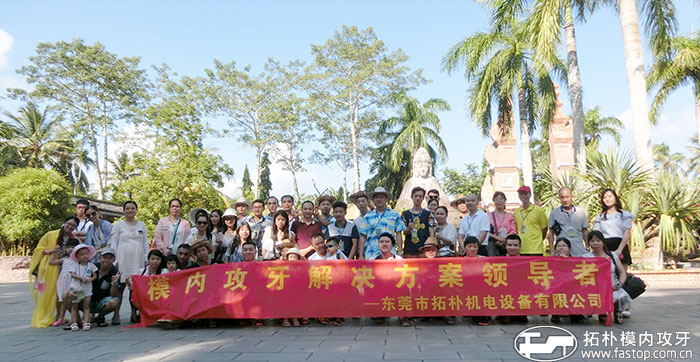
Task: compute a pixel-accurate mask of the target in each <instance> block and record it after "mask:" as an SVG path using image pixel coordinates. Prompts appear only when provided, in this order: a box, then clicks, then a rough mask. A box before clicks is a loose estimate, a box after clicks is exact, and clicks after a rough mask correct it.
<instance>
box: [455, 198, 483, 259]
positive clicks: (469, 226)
mask: <svg viewBox="0 0 700 362" xmlns="http://www.w3.org/2000/svg"><path fill="white" fill-rule="evenodd" d="M464 201H465V203H466V204H467V210H468V211H469V213H468V214H467V215H465V216H464V217H463V218H462V222H461V223H460V225H459V237H458V241H459V245H460V246H462V249H464V239H465V238H466V237H467V236H473V237H475V238H477V239H479V255H483V256H488V255H489V254H488V249H487V245H488V242H489V241H488V239H487V238H486V235H488V233H489V230H491V221H490V220H489V216H488V214H486V213H485V212H483V211H481V210H479V209H478V208H477V205H478V204H479V199H478V198H477V197H476V195H474V194H469V195H467V196H465V197H464Z"/></svg>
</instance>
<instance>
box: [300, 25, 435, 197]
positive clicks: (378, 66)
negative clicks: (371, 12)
mask: <svg viewBox="0 0 700 362" xmlns="http://www.w3.org/2000/svg"><path fill="white" fill-rule="evenodd" d="M311 54H312V55H313V57H314V62H313V64H311V65H310V66H309V68H308V69H307V71H306V73H307V74H308V76H309V81H308V83H307V89H308V92H309V95H310V100H311V103H312V105H313V108H314V113H316V115H317V116H316V121H317V122H319V127H322V128H324V129H326V130H327V132H326V133H327V134H328V135H331V136H333V137H339V140H338V142H342V143H344V144H348V143H349V147H348V148H349V149H351V150H352V166H353V169H354V179H355V183H354V190H355V191H359V189H360V158H361V157H362V156H363V150H366V149H368V148H367V147H365V146H364V145H363V143H364V142H365V141H367V140H374V139H375V137H376V130H377V127H378V123H379V118H378V117H377V116H376V113H377V112H379V111H380V110H381V109H382V108H383V107H385V106H386V105H389V104H391V101H392V96H393V95H394V94H396V93H398V92H402V91H408V90H411V89H413V88H415V87H416V86H418V85H420V84H424V83H425V82H426V80H425V78H423V75H422V74H421V73H422V72H421V70H418V71H413V72H412V71H411V70H410V69H409V68H408V66H406V61H407V60H408V56H407V55H406V54H405V53H404V52H403V51H402V50H400V49H399V50H395V51H392V52H390V51H389V50H388V48H387V46H386V45H385V44H384V42H383V41H381V40H380V39H379V38H378V37H377V35H376V34H375V32H374V30H373V29H372V28H367V29H363V30H361V29H358V28H357V27H355V26H345V25H344V26H343V27H342V29H341V30H340V31H336V32H335V33H334V34H333V37H332V38H331V39H329V40H328V41H326V42H325V43H324V44H320V45H311ZM347 135H349V136H350V137H349V138H348V137H347Z"/></svg>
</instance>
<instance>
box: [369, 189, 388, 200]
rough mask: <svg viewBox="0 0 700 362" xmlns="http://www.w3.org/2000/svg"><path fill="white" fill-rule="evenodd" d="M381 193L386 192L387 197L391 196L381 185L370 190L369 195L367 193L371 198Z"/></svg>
mask: <svg viewBox="0 0 700 362" xmlns="http://www.w3.org/2000/svg"><path fill="white" fill-rule="evenodd" d="M379 194H384V195H385V196H386V198H387V199H390V198H391V195H389V192H388V191H387V190H386V189H385V188H383V187H381V186H379V187H377V188H375V189H374V191H372V192H370V193H369V195H367V196H369V198H370V199H374V195H379Z"/></svg>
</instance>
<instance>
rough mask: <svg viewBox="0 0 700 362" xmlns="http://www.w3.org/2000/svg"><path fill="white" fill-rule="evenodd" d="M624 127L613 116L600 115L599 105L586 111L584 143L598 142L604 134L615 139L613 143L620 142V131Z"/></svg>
mask: <svg viewBox="0 0 700 362" xmlns="http://www.w3.org/2000/svg"><path fill="white" fill-rule="evenodd" d="M624 128H625V125H624V124H623V123H622V121H620V120H619V119H617V118H615V117H603V116H601V115H600V106H596V107H595V108H593V109H589V110H588V111H586V116H585V121H584V129H585V133H584V138H585V141H586V145H589V144H592V143H595V144H599V143H600V139H601V138H602V137H603V136H604V135H607V136H610V137H612V138H613V139H614V140H615V144H617V145H619V144H620V131H621V130H623V129H624Z"/></svg>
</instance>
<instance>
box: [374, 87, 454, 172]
mask: <svg viewBox="0 0 700 362" xmlns="http://www.w3.org/2000/svg"><path fill="white" fill-rule="evenodd" d="M394 98H395V100H396V102H397V103H398V104H399V105H400V106H401V110H400V113H399V116H397V117H391V118H389V119H387V120H385V121H384V122H382V124H381V126H380V127H379V133H380V134H388V137H389V138H390V139H391V150H390V152H389V167H391V168H392V169H393V170H394V171H398V167H399V164H400V163H401V161H402V156H403V151H405V150H408V151H409V152H410V153H412V154H414V153H416V151H417V150H418V149H419V148H420V147H424V148H426V149H427V150H428V152H429V153H430V156H431V158H433V159H434V158H436V157H435V156H437V155H438V154H439V155H440V159H441V160H443V161H445V160H447V148H446V147H445V144H444V143H443V142H442V138H440V117H438V115H437V114H435V112H437V111H449V110H450V105H449V104H448V103H447V101H445V100H444V99H438V98H433V99H430V100H428V101H427V102H425V103H423V104H420V103H419V102H418V100H417V99H415V98H413V97H409V96H408V95H406V94H405V93H400V94H398V95H396V96H395V97H394ZM428 140H430V141H432V142H431V143H430V144H429V143H428ZM433 144H434V145H435V146H436V147H433V146H432V145H433Z"/></svg>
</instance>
